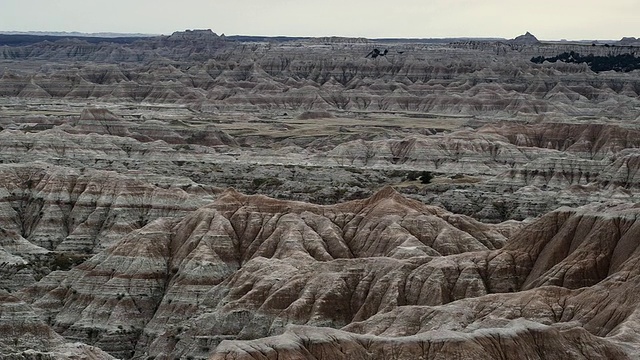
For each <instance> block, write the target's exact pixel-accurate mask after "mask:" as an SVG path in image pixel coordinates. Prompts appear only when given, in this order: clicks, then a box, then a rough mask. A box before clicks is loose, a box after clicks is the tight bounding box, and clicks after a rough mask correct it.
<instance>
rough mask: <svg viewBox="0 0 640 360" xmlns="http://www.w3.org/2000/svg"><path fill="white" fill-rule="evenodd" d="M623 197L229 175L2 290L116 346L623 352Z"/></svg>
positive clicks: (631, 267)
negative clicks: (521, 209) (504, 215)
mask: <svg viewBox="0 0 640 360" xmlns="http://www.w3.org/2000/svg"><path fill="white" fill-rule="evenodd" d="M636 213H637V209H636V208H634V207H633V206H623V207H617V208H606V207H603V206H600V207H597V206H591V207H585V208H583V209H568V208H565V209H560V210H557V211H555V212H552V213H549V214H547V215H545V216H543V217H542V218H540V219H539V220H537V221H535V222H533V223H531V224H529V225H526V226H524V227H522V225H520V224H517V223H503V224H499V225H485V224H482V223H479V222H477V221H474V220H472V219H470V218H467V217H464V216H460V215H454V214H452V213H449V212H446V211H444V210H442V209H439V208H437V207H431V206H426V205H423V204H421V203H419V202H416V201H412V200H407V199H405V198H403V197H402V196H400V195H399V194H398V193H396V192H394V191H393V190H391V189H385V190H383V191H381V192H379V193H377V194H376V195H375V196H373V197H371V198H369V199H365V200H358V201H353V202H348V203H343V204H338V205H334V206H317V205H310V204H305V203H300V202H288V201H278V200H274V199H269V198H266V197H263V196H245V195H241V194H239V193H236V192H233V191H228V192H226V193H224V194H223V195H222V196H220V197H219V198H218V199H217V200H216V201H215V202H213V203H212V204H210V205H207V206H205V207H203V208H200V209H199V210H197V211H194V212H192V213H191V214H189V215H187V216H185V217H183V218H174V219H159V220H157V221H154V222H152V223H150V224H148V225H146V226H145V227H143V228H141V229H139V230H136V231H133V232H131V233H130V234H129V235H127V236H125V237H124V238H122V239H121V240H120V241H118V242H117V243H116V244H114V246H112V247H110V248H109V249H106V250H104V251H102V252H100V253H99V254H97V255H96V256H94V257H93V258H91V259H89V260H87V261H85V262H84V263H82V264H80V265H79V266H77V267H75V268H73V269H72V270H71V271H69V272H68V273H61V272H54V273H51V274H50V275H48V276H47V277H45V278H44V279H43V280H42V281H40V282H39V283H38V284H36V285H34V286H32V287H29V288H26V289H24V290H23V291H21V292H20V293H19V296H20V297H21V298H23V299H25V301H28V302H29V303H31V304H32V305H31V306H33V307H34V308H35V309H37V311H38V312H40V313H41V314H42V317H43V318H44V319H48V320H47V321H46V323H47V324H49V325H50V326H52V328H53V329H55V330H56V332H58V333H60V334H62V335H63V336H65V337H66V338H67V339H69V340H72V341H82V342H84V343H87V344H90V345H94V346H98V347H100V348H101V349H103V350H106V351H108V352H110V353H111V354H113V355H115V356H118V357H134V356H139V355H142V354H145V353H146V354H148V355H149V356H156V357H163V358H164V357H176V356H179V357H194V358H205V357H208V356H213V357H214V358H232V359H233V358H238V359H245V358H247V359H250V358H253V357H255V356H259V354H260V353H261V351H263V353H264V351H266V352H268V353H273V354H274V356H275V354H278V356H281V357H285V358H287V357H288V356H293V355H291V354H290V352H291V351H294V353H295V354H298V355H296V356H298V357H300V356H302V358H312V357H311V356H316V357H319V358H332V357H331V356H333V355H327V353H325V351H328V352H329V353H331V351H333V350H330V349H335V347H337V346H342V352H343V354H342V355H339V356H338V355H336V356H338V357H337V358H352V354H357V353H359V352H361V351H369V353H370V354H371V353H375V354H379V353H380V354H382V353H386V352H394V353H395V352H397V351H399V352H398V353H397V357H398V358H400V359H404V358H406V359H409V358H415V355H416V354H419V356H424V357H425V358H436V357H435V356H436V353H434V352H430V351H431V350H429V348H431V347H432V346H436V347H437V348H438V354H440V355H439V356H442V354H448V355H451V356H453V355H454V354H458V355H460V356H462V355H464V354H467V355H468V354H471V353H474V352H475V351H479V349H480V348H478V347H477V346H478V344H477V341H480V342H481V343H482V342H484V341H490V339H504V341H502V340H501V341H500V342H499V345H498V346H496V347H486V346H482V345H481V346H482V349H483V350H482V351H481V352H480V354H486V355H484V356H486V357H487V358H488V357H490V356H495V354H502V353H511V354H520V355H524V354H525V353H527V351H529V350H527V349H531V348H537V349H538V350H537V352H536V353H537V354H539V356H550V355H551V354H555V353H557V352H558V351H560V349H559V344H557V343H556V341H562V342H563V350H562V351H569V354H573V355H572V356H575V357H576V358H579V357H578V356H579V355H578V354H579V351H580V350H582V351H583V352H584V351H586V352H584V353H583V354H587V353H588V354H589V356H591V357H596V358H597V357H598V356H600V357H602V358H606V357H607V356H614V355H615V356H618V357H620V358H624V356H630V354H631V352H632V351H633V350H630V349H632V348H634V346H636V345H634V344H637V343H635V342H634V341H635V340H634V339H635V335H634V334H635V330H634V329H635V327H637V326H638V325H637V322H636V321H635V317H634V315H633V314H634V313H635V311H636V307H637V304H636V302H635V300H634V297H633V295H632V294H634V293H635V291H637V289H636V288H637V278H638V274H637V273H638V271H637V266H636V264H637V261H638V254H637V251H635V247H636V246H635V245H634V241H633V239H634V238H636V237H637V232H638V229H640V227H638V226H637V225H638V224H636V221H635V219H636V217H637V214H636ZM506 239H510V240H508V241H506ZM611 294H615V296H612V295H611ZM292 325H297V326H292ZM300 325H304V326H300ZM480 329H482V330H480ZM443 331H444V333H443ZM445 334H446V336H445ZM268 336H275V337H268ZM253 339H256V340H253ZM364 339H366V344H365V343H362V341H364ZM472 339H476V340H475V341H474V340H472ZM483 339H484V340H483ZM229 340H233V341H229ZM541 343H544V344H547V345H545V346H541V345H540V344H541ZM429 344H431V345H429ZM436 344H438V345H436ZM454 344H456V345H455V346H453V345H454ZM587 344H588V345H587ZM294 349H298V350H294ZM321 349H325V350H321ZM401 349H403V350H401ZM299 351H300V352H302V353H299ZM564 353H566V352H564ZM314 354H315V355H314ZM467 355H464V356H467ZM376 356H377V355H376ZM296 358H297V357H296Z"/></svg>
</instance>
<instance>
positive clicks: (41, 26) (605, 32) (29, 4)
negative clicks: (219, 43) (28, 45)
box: [0, 0, 640, 40]
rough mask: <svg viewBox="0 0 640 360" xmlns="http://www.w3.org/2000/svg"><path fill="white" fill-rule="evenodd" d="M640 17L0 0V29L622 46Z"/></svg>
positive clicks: (605, 12) (620, 6)
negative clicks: (524, 38) (526, 38)
mask: <svg viewBox="0 0 640 360" xmlns="http://www.w3.org/2000/svg"><path fill="white" fill-rule="evenodd" d="M639 16H640V1H639V0H613V1H600V0H580V1H578V0H565V1H560V2H559V1H552V0H527V1H520V0H430V1H429V0H366V1H365V0H325V1H311V0H101V1H97V0H0V31H80V32H121V33H149V34H170V33H172V32H174V31H178V30H186V29H211V30H213V31H214V32H216V33H218V34H222V33H224V34H227V35H288V36H334V35H335V36H362V37H369V38H375V37H413V38H428V37H458V36H460V37H463V36H464V37H503V38H513V37H516V36H518V35H521V34H524V33H525V32H526V31H530V32H531V33H532V34H534V35H536V36H537V37H538V38H539V39H543V40H559V39H569V40H581V39H589V40H593V39H614V40H617V39H620V38H622V37H623V36H635V37H640V26H639V25H638V24H639V22H638V19H639V18H640V17H639Z"/></svg>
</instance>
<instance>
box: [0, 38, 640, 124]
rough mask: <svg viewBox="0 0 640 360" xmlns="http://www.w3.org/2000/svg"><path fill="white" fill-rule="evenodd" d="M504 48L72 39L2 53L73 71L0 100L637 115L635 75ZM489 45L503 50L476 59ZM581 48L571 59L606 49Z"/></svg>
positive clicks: (6, 87) (48, 71) (16, 85)
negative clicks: (539, 59)
mask: <svg viewBox="0 0 640 360" xmlns="http://www.w3.org/2000/svg"><path fill="white" fill-rule="evenodd" d="M534 39H535V38H534ZM514 41H515V42H511V43H508V44H507V43H505V44H498V45H495V44H491V43H485V42H482V43H479V45H478V46H467V45H464V46H463V45H460V46H457V47H455V46H454V47H452V46H444V45H437V46H436V45H431V44H429V45H425V44H411V43H408V44H403V43H401V44H392V45H385V44H375V43H323V44H317V43H315V42H313V41H306V42H305V41H298V42H296V43H295V46H292V45H291V44H290V43H277V42H268V43H266V42H264V43H260V42H256V43H241V42H239V43H236V42H227V41H225V40H223V39H221V38H219V37H217V36H216V35H215V34H213V33H209V32H204V33H199V32H190V33H184V34H174V35H172V36H169V37H166V38H158V39H147V40H140V41H138V42H135V43H133V44H130V45H115V44H112V45H105V44H103V45H97V44H89V43H82V42H80V41H79V40H76V41H73V42H68V43H67V42H54V43H46V44H40V45H38V44H36V45H30V46H27V47H15V48H7V47H5V48H4V49H3V50H4V51H3V52H0V56H2V57H4V58H5V59H14V58H18V59H25V60H38V59H45V60H49V61H53V60H55V61H61V62H65V61H79V62H77V63H74V65H73V66H48V67H42V68H41V69H33V68H29V69H21V68H19V66H15V65H13V66H12V68H15V69H11V68H10V69H7V70H6V71H4V72H3V74H2V77H1V78H0V85H2V86H1V87H0V89H2V90H0V95H1V96H15V97H21V98H64V99H76V100H79V99H99V100H106V101H113V100H118V101H135V102H138V101H144V102H151V103H176V104H191V106H192V107H194V108H198V109H204V110H207V111H216V110H217V109H221V108H236V109H237V108H241V109H246V110H253V111H255V110H269V109H283V110H285V109H286V110H289V111H291V110H297V111H304V110H309V109H318V110H322V109H330V110H350V111H411V112H433V113H446V114H473V115H494V114H501V115H505V114H510V115H513V114H519V113H522V114H543V113H551V112H553V113H560V114H567V115H573V116H575V115H589V116H599V115H601V116H622V117H626V118H630V117H637V114H635V113H634V112H633V107H634V104H635V105H637V102H638V100H637V95H638V93H639V91H640V83H639V82H638V81H637V79H635V78H634V77H633V76H626V75H625V74H614V73H602V74H596V73H593V72H592V71H590V70H589V68H588V67H587V65H586V64H581V65H578V64H565V63H553V64H550V63H546V64H543V65H536V64H533V63H532V62H531V61H530V58H531V56H533V55H531V54H534V55H545V56H549V55H550V54H552V55H557V54H559V53H561V52H563V51H562V50H563V49H564V50H567V49H568V47H567V46H565V45H547V44H544V45H540V44H532V43H531V41H530V40H527V39H524V40H523V41H524V42H522V43H521V42H520V41H519V40H514ZM382 46H385V47H388V48H387V49H386V50H388V54H387V55H385V56H379V57H376V58H375V59H372V58H370V57H369V58H368V57H366V54H367V53H369V52H370V51H371V49H372V48H378V47H382ZM494 46H498V47H500V46H502V47H507V48H508V50H505V51H497V52H495V53H494V52H491V51H483V50H485V47H490V48H491V47H494ZM513 47H515V48H519V47H522V48H523V49H525V50H522V49H520V50H521V51H518V49H516V50H514V49H512V48H513ZM575 47H576V46H574V48H575ZM583 48H584V49H578V51H580V50H588V52H589V53H592V52H594V51H596V50H594V49H596V48H597V49H604V48H603V47H601V46H598V47H591V46H584V47H583ZM592 48H593V49H592ZM574 50H575V49H574ZM571 51H573V50H571ZM606 51H608V52H617V53H625V54H635V53H637V48H634V47H624V48H622V47H616V48H606ZM601 52H605V50H601ZM452 54H455V56H451V55H452ZM586 54H587V53H584V54H583V55H586Z"/></svg>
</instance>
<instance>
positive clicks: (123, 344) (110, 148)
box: [0, 31, 640, 360]
mask: <svg viewBox="0 0 640 360" xmlns="http://www.w3.org/2000/svg"><path fill="white" fill-rule="evenodd" d="M529 35H530V34H529ZM529 35H526V36H524V37H521V38H518V39H514V41H507V42H499V43H487V42H484V43H482V44H481V45H478V44H475V43H457V44H453V45H448V44H442V43H438V44H436V43H430V44H426V43H424V42H411V41H408V42H401V41H398V42H385V43H376V42H373V41H363V40H362V39H338V38H327V39H299V40H296V41H291V42H266V41H254V42H242V41H238V42H229V41H227V40H226V39H225V38H224V37H222V36H218V35H216V34H214V33H213V32H211V31H188V32H184V33H175V34H173V35H171V36H168V37H158V38H153V39H142V40H140V41H138V42H134V43H132V42H128V43H122V44H115V43H111V44H96V43H90V42H85V41H79V40H69V41H62V42H55V43H42V44H34V45H30V46H24V47H13V48H8V47H5V48H2V49H0V58H2V57H4V58H5V59H6V61H5V62H3V63H2V66H0V353H1V354H2V355H3V356H7V357H8V358H9V359H20V360H22V359H63V358H88V359H110V358H113V357H117V358H125V359H138V358H145V359H147V358H156V359H175V358H186V359H188V358H194V359H207V358H210V359H265V358H279V359H280V358H282V359H372V358H373V359H419V358H423V359H448V358H463V359H468V358H473V359H475V358H479V359H495V358H532V359H550V358H569V359H626V358H630V359H632V358H637V353H639V352H640V349H639V347H638V344H640V339H638V335H637V334H638V331H639V330H638V326H639V325H638V321H637V318H638V316H637V312H638V311H637V308H638V305H637V301H636V294H637V292H638V284H639V283H638V279H639V278H638V266H637V265H638V260H639V257H638V256H639V254H640V253H639V252H638V249H637V240H636V239H637V238H638V236H639V235H640V233H639V231H640V225H638V224H637V219H638V218H639V216H638V215H639V214H638V207H637V205H636V203H637V202H638V201H640V197H639V196H638V192H637V189H638V186H639V185H638V184H640V178H638V168H639V167H640V161H639V160H638V159H639V156H638V154H639V152H638V149H637V148H638V146H640V143H639V142H638V135H640V134H639V133H638V130H637V121H638V120H639V119H638V114H637V108H638V106H639V103H638V101H639V100H638V94H640V86H639V84H638V81H637V78H636V77H634V74H633V73H631V74H625V73H613V72H609V73H598V74H596V73H593V72H591V71H590V70H589V69H588V67H586V66H582V65H575V64H564V63H562V64H560V63H556V64H549V63H545V64H534V63H532V62H531V61H529V58H530V57H531V56H530V55H529V53H530V52H532V51H541V52H545V51H549V52H551V51H553V52H555V51H557V50H559V49H561V47H562V46H565V48H568V47H569V46H576V45H575V44H574V45H568V44H565V45H561V44H553V45H549V44H540V43H535V44H534V41H533V40H534V39H533V38H532V36H529ZM254 40H255V39H254ZM516 40H517V41H516ZM590 48H591V47H590ZM593 48H594V49H593V51H594V52H598V51H603V50H602V48H603V47H601V46H595V47H593ZM373 49H377V50H378V52H377V53H375V52H372V51H373ZM632 50H633V49H631V48H625V49H622V48H618V47H616V50H615V51H616V52H622V51H627V52H628V53H631V51H632ZM370 52H372V54H377V55H376V56H375V57H373V56H371V55H370V56H366V55H367V54H368V53H370ZM536 55H539V54H536ZM18 59H19V61H16V60H18ZM5 66H6V68H5ZM224 188H228V189H227V190H223V189H224ZM258 194H259V195H258ZM267 195H269V196H267ZM409 197H411V198H409ZM483 221H486V222H483ZM489 222H491V223H489Z"/></svg>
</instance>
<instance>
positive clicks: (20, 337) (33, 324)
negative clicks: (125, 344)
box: [0, 290, 114, 360]
mask: <svg viewBox="0 0 640 360" xmlns="http://www.w3.org/2000/svg"><path fill="white" fill-rule="evenodd" d="M0 320H1V322H0V324H1V325H0V330H1V331H0V354H2V358H3V359H16V360H18V359H25V360H28V359H51V360H53V359H68V358H76V359H96V360H110V359H114V357H112V356H111V355H109V354H107V353H105V352H104V351H102V350H100V349H99V348H96V347H93V346H88V345H86V344H83V343H70V342H68V341H66V340H65V339H64V338H63V337H62V336H60V335H59V334H57V333H56V332H55V331H53V329H51V327H49V325H47V324H46V323H45V322H44V321H42V319H41V318H40V317H39V316H38V315H37V313H36V312H35V311H34V309H33V308H31V307H30V306H29V305H27V304H26V303H24V302H23V301H21V300H20V299H18V298H16V297H15V296H12V295H10V294H8V293H7V292H5V291H4V290H0Z"/></svg>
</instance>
